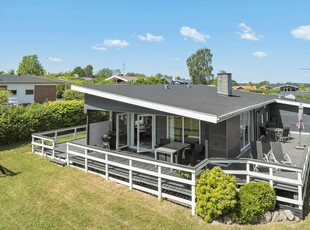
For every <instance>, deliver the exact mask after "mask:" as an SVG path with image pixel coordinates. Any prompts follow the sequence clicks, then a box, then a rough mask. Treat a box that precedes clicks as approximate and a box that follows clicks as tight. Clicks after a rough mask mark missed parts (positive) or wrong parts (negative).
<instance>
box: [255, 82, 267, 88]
mask: <svg viewBox="0 0 310 230" xmlns="http://www.w3.org/2000/svg"><path fill="white" fill-rule="evenodd" d="M266 84H269V81H261V82H260V83H258V84H257V85H256V88H259V87H261V86H263V85H266Z"/></svg>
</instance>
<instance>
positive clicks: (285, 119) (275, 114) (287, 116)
mask: <svg viewBox="0 0 310 230" xmlns="http://www.w3.org/2000/svg"><path fill="white" fill-rule="evenodd" d="M297 113H298V107H297V106H291V105H284V104H277V103H274V104H272V106H270V117H271V118H275V119H276V120H277V121H278V123H279V124H283V125H288V126H290V130H291V131H294V132H297V131H298V129H297V127H296V124H297ZM303 118H304V124H305V129H304V130H303V132H310V109H309V108H304V116H303Z"/></svg>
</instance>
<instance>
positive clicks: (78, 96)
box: [62, 89, 84, 101]
mask: <svg viewBox="0 0 310 230" xmlns="http://www.w3.org/2000/svg"><path fill="white" fill-rule="evenodd" d="M62 97H63V99H64V100H66V101H68V100H84V93H81V92H78V91H75V90H72V89H66V90H65V91H64V93H63V95H62Z"/></svg>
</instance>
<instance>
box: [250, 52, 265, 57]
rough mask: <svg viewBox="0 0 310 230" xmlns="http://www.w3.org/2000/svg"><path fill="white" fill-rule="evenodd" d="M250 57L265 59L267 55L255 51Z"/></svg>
mask: <svg viewBox="0 0 310 230" xmlns="http://www.w3.org/2000/svg"><path fill="white" fill-rule="evenodd" d="M252 55H253V56H254V57H258V58H264V57H267V55H268V54H267V53H265V52H263V51H256V52H253V53H252Z"/></svg>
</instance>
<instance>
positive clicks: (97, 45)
mask: <svg viewBox="0 0 310 230" xmlns="http://www.w3.org/2000/svg"><path fill="white" fill-rule="evenodd" d="M91 48H92V49H93V50H100V51H105V50H107V48H105V47H104V46H102V45H101V44H96V45H94V46H92V47H91Z"/></svg>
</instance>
